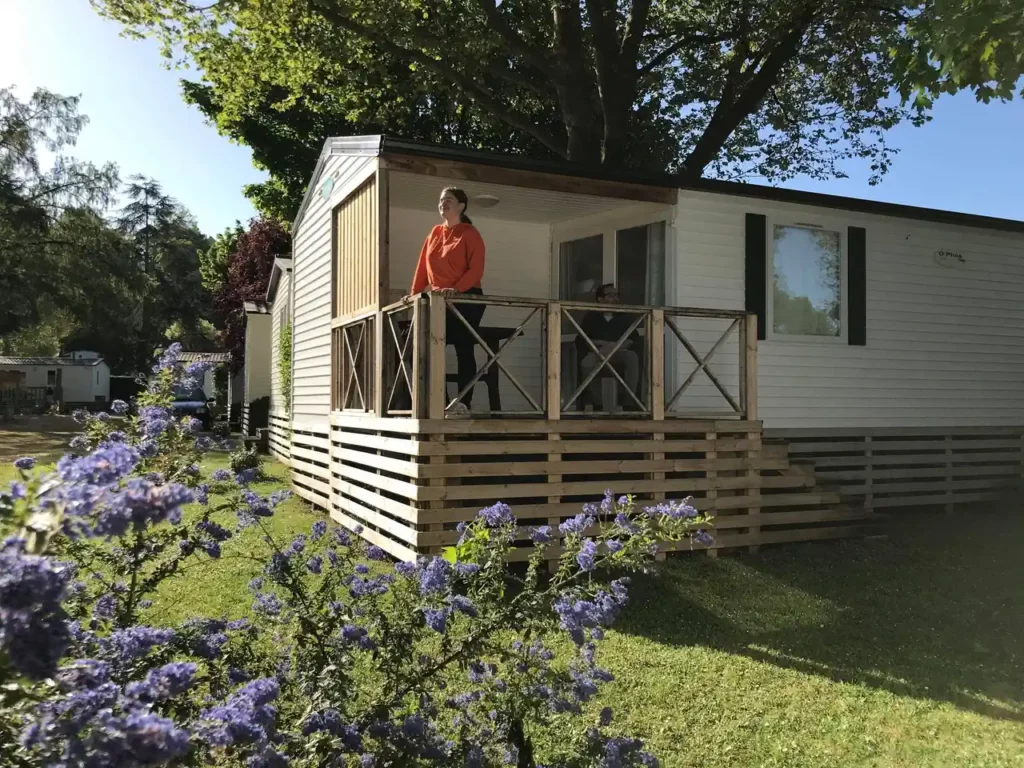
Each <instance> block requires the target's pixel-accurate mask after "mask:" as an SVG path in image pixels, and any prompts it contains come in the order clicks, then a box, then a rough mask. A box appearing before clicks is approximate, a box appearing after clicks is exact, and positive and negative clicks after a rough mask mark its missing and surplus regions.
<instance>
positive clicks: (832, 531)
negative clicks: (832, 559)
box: [723, 439, 881, 546]
mask: <svg viewBox="0 0 1024 768" xmlns="http://www.w3.org/2000/svg"><path fill="white" fill-rule="evenodd" d="M761 456H762V459H763V460H764V464H765V468H763V469H762V470H761V478H762V483H763V484H762V489H761V514H760V518H761V521H762V524H761V528H760V532H759V536H760V539H761V543H763V544H768V543H773V542H774V541H776V540H777V541H795V540H804V541H810V540H817V539H831V538H847V537H858V536H870V535H875V534H877V533H879V530H880V524H881V518H880V517H879V515H878V514H876V513H872V512H871V511H869V510H867V509H865V508H864V506H863V504H861V502H860V501H859V500H856V499H850V498H846V497H844V496H843V495H842V494H841V493H840V492H839V488H838V486H837V485H835V484H834V483H830V482H828V481H826V480H823V479H822V478H821V477H820V476H819V475H818V474H817V473H816V472H815V470H814V462H812V461H809V460H806V459H795V458H792V457H791V456H790V455H789V445H788V443H787V442H786V441H785V440H781V439H765V440H763V442H762V446H761ZM723 546H729V544H727V543H726V542H725V541H724V540H723Z"/></svg>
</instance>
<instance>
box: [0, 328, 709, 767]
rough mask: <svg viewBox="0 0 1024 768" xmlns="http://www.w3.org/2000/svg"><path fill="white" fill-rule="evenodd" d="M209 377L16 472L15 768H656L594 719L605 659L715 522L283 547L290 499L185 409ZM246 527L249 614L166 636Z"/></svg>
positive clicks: (665, 519) (5, 585)
mask: <svg viewBox="0 0 1024 768" xmlns="http://www.w3.org/2000/svg"><path fill="white" fill-rule="evenodd" d="M199 372H200V371H199V370H198V369H196V368H195V367H193V368H190V369H184V368H183V366H181V365H180V364H179V363H178V361H177V350H176V349H175V347H172V348H170V349H169V350H167V351H166V352H164V353H163V355H162V356H161V359H160V360H159V362H158V363H157V365H156V366H155V368H154V375H153V377H152V380H151V383H150V386H149V389H148V390H147V392H146V393H144V394H143V395H142V396H140V398H139V402H138V413H137V415H136V416H133V417H130V418H127V419H125V420H124V421H122V422H121V423H117V421H116V420H111V419H104V418H98V419H94V420H90V421H89V423H87V425H86V426H87V429H86V437H85V438H84V440H83V441H81V442H80V443H79V445H77V446H76V448H75V453H74V454H72V455H69V456H67V457H65V458H64V459H62V460H61V461H60V463H59V464H58V465H57V468H56V471H54V472H52V473H46V472H41V471H39V470H36V469H35V467H34V465H33V463H32V462H30V461H23V460H19V464H18V467H19V470H20V471H21V477H22V479H21V480H19V481H16V482H15V483H13V484H12V485H11V486H10V488H9V489H7V490H6V491H0V535H2V536H5V537H6V538H3V544H2V546H0V764H2V765H5V766H7V765H11V766H50V765H54V766H57V765H60V766H69V767H70V766H94V765H95V766H99V765H102V766H141V765H147V766H149V765H173V766H199V765H246V766H250V767H252V768H260V767H262V766H285V765H294V766H320V765H337V766H366V767H369V766H381V767H382V768H383V766H425V765H445V766H448V765H457V766H492V765H495V766H496V765H514V766H523V767H524V768H526V767H533V766H538V765H539V764H540V762H541V760H542V758H541V756H540V755H539V754H538V753H540V752H544V755H543V759H544V760H546V761H547V763H546V764H547V765H548V766H552V767H553V766H556V765H558V766H564V767H565V768H570V767H571V768H583V767H584V766H607V767H608V768H617V767H618V766H637V765H643V766H651V765H657V761H656V760H655V758H654V757H653V756H652V755H650V754H648V753H647V752H645V751H644V749H643V745H642V744H641V743H640V742H639V741H637V740H635V739H632V738H629V737H627V736H623V735H621V734H618V733H616V732H615V729H614V723H613V714H612V712H611V710H610V709H607V708H605V709H603V710H600V712H598V711H597V707H596V702H595V697H596V696H597V694H598V692H599V689H600V688H601V686H602V685H604V684H606V683H608V682H610V681H611V680H612V675H611V674H610V673H609V672H608V671H607V670H605V669H604V668H602V666H601V665H600V663H599V654H598V647H599V645H600V642H601V641H602V639H603V638H604V631H605V629H606V628H607V627H608V626H609V625H611V624H612V622H614V620H615V619H616V617H617V616H618V615H619V613H620V612H621V610H622V608H623V606H624V605H625V604H626V601H627V596H628V583H629V580H628V578H627V577H625V576H622V575H621V574H622V573H623V572H627V571H630V570H635V569H638V568H643V567H645V565H646V563H647V562H648V561H649V559H650V558H651V556H652V555H653V554H654V553H655V552H656V551H657V542H659V541H669V542H682V541H685V540H687V539H691V538H692V539H696V540H701V541H703V540H705V538H706V537H707V533H706V532H705V531H704V526H706V525H707V524H708V522H709V520H708V518H707V516H706V515H703V514H701V513H698V512H697V511H696V510H695V509H694V508H693V507H692V506H691V505H689V504H688V503H686V502H663V503H661V504H658V505H654V506H651V507H647V508H643V509H641V508H639V507H638V505H637V504H636V503H634V501H633V500H632V499H629V498H622V499H618V500H616V499H614V498H613V497H612V495H611V494H608V495H607V496H606V498H605V500H604V501H603V502H602V503H601V504H600V505H593V506H589V507H587V508H585V509H584V511H583V512H582V513H581V514H580V515H579V516H577V517H576V518H573V519H571V520H568V521H566V522H564V523H563V524H562V525H561V526H559V527H558V529H552V528H550V527H548V526H540V527H537V528H530V529H523V528H520V527H519V526H518V525H517V521H516V519H515V518H514V516H513V514H512V511H511V510H510V509H509V507H508V506H506V505H504V504H496V505H494V506H492V507H489V508H487V509H485V510H483V511H482V512H481V513H480V514H479V515H478V516H477V518H476V519H475V520H474V521H473V522H472V523H470V524H468V525H465V524H463V525H460V537H459V541H458V543H457V545H455V546H453V547H449V548H447V549H446V550H445V552H444V554H443V556H437V557H431V558H426V557H423V558H420V559H419V560H418V561H417V562H415V563H397V564H393V563H392V562H391V561H390V559H389V557H388V556H387V555H386V554H385V552H384V551H383V550H381V549H380V548H379V547H377V546H374V545H367V544H366V542H364V541H363V540H362V539H361V538H359V537H358V535H353V534H352V533H350V532H349V531H348V530H346V529H345V528H341V527H331V526H328V524H327V523H326V522H325V521H318V522H316V523H314V524H313V526H312V528H311V529H310V530H309V531H308V532H306V533H302V534H299V535H298V536H296V537H295V538H293V539H292V540H291V541H287V542H282V541H278V540H276V539H275V538H274V536H272V535H271V534H270V532H269V530H268V529H267V527H266V518H268V517H270V516H272V515H273V513H274V508H275V506H276V505H277V504H279V503H280V502H281V501H282V500H283V499H284V498H286V497H287V495H288V493H287V492H277V493H275V494H271V495H270V496H267V497H264V496H261V495H260V494H258V493H256V492H255V491H254V490H252V489H251V488H250V487H249V484H250V483H251V482H252V481H253V480H254V477H255V472H254V471H252V470H245V471H242V472H238V473H235V472H231V471H228V470H223V469H222V470H217V471H215V472H213V473H211V475H210V476H209V478H203V477H202V476H201V475H202V473H201V469H200V466H199V458H200V455H201V454H202V452H203V451H204V450H207V449H208V448H209V447H210V446H211V444H210V442H209V441H207V440H205V439H204V438H203V437H200V436H197V435H196V434H195V425H193V424H191V423H189V422H188V420H181V419H177V418H175V417H174V415H173V414H172V413H171V411H170V408H169V404H170V402H171V393H172V391H173V388H174V386H177V385H179V384H180V383H182V381H183V380H184V379H187V378H189V377H192V376H195V375H198V373H199ZM114 410H115V412H116V413H117V412H120V414H123V413H124V412H126V411H127V410H128V409H127V407H126V406H124V405H123V404H122V405H118V404H115V406H114ZM186 505H190V506H189V507H188V509H187V510H186V509H185V507H186ZM244 528H255V529H256V531H255V532H256V533H257V534H259V535H260V536H261V538H262V540H263V542H264V543H265V545H266V558H265V561H264V562H263V563H262V572H261V573H260V574H259V575H258V576H257V577H256V578H254V579H253V580H252V581H251V582H250V584H249V587H248V591H249V595H248V597H246V596H245V595H239V596H238V598H239V600H242V599H247V600H249V601H251V612H250V618H249V619H241V620H238V621H226V620H223V619H211V618H201V617H196V618H193V619H190V620H188V621H186V622H184V623H183V624H181V625H179V626H176V627H162V626H151V625H150V624H149V623H148V622H147V610H148V608H149V605H150V600H151V598H152V597H153V595H154V593H155V592H156V591H157V590H158V588H159V587H160V585H161V584H162V583H164V582H165V581H166V580H167V579H173V578H182V577H183V566H184V564H185V563H186V562H187V561H188V560H190V559H196V558H198V559H200V560H202V559H208V558H218V557H220V556H221V554H222V551H221V550H222V546H223V547H230V546H231V543H232V539H233V538H234V536H235V533H236V532H237V531H238V530H240V529H244ZM359 533H361V530H359V529H358V527H356V529H355V534H359ZM525 538H530V539H532V541H533V544H534V548H533V549H532V550H531V552H530V554H529V558H528V561H527V563H526V567H525V569H522V570H510V569H509V568H508V567H507V562H508V559H509V556H510V555H511V554H513V550H514V549H515V547H516V545H517V542H519V541H521V540H523V539H525ZM552 561H554V562H557V567H556V568H554V569H552V571H551V572H550V573H549V572H547V570H546V568H545V565H546V564H547V563H549V562H552ZM606 577H607V578H606ZM609 579H610V580H609ZM202 588H203V586H202V582H201V579H200V580H198V581H197V583H196V589H202ZM551 734H558V737H557V739H555V740H554V742H555V745H554V746H552V739H551V738H550V736H551ZM538 737H542V738H540V739H538Z"/></svg>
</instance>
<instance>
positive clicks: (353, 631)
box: [339, 624, 377, 651]
mask: <svg viewBox="0 0 1024 768" xmlns="http://www.w3.org/2000/svg"><path fill="white" fill-rule="evenodd" d="M339 637H340V639H341V641H342V642H343V643H345V644H350V645H357V646H359V647H360V648H361V649H363V650H364V651H372V650H373V649H374V648H376V647H377V644H376V643H375V642H374V641H373V638H372V637H370V633H369V632H367V631H366V628H365V627H360V626H359V625H357V624H346V625H345V626H344V627H342V628H341V633H340V635H339Z"/></svg>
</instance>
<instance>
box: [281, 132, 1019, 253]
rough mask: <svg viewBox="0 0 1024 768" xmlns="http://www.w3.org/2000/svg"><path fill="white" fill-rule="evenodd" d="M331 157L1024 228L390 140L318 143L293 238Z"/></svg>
mask: <svg viewBox="0 0 1024 768" xmlns="http://www.w3.org/2000/svg"><path fill="white" fill-rule="evenodd" d="M332 155H348V156H355V155H362V156H371V157H372V156H376V157H381V158H383V159H384V160H385V163H386V165H387V167H388V168H394V169H396V170H401V171H406V172H411V173H419V174H424V175H433V176H437V177H439V178H445V179H461V180H467V181H475V182H481V183H483V182H487V183H494V184H507V185H514V186H526V187H530V188H537V189H547V190H550V191H556V192H562V191H564V192H572V193H576V194H590V195H596V196H600V197H615V198H620V199H625V200H639V201H644V202H675V200H676V199H677V197H678V192H679V190H685V191H693V192H706V193H709V194H717V195H730V196H734V197H746V198H754V199H760V200H769V201H773V202H782V203H791V204H795V205H807V206H814V207H819V208H833V209H838V210H846V211H855V212H858V213H867V214H874V215H878V216H890V217H896V218H903V219H912V220H918V221H929V222H936V223H940V224H951V225H956V226H964V227H974V228H980V229H988V230H998V231H1004V232H1017V233H1024V221H1018V220H1015V219H1002V218H997V217H994V216H980V215H976V214H970V213H959V212H955V211H943V210H937V209H933V208H923V207H918V206H912V205H901V204H898V203H886V202H878V201H874V200H860V199H857V198H852V197H844V196H841V195H828V194H822V193H819V192H804V191H801V190H795V189H783V188H780V187H768V186H761V185H757V184H746V183H743V182H735V181H720V180H717V179H704V178H692V177H689V176H686V175H680V174H671V173H665V172H650V173H647V172H637V171H613V170H609V169H607V168H604V167H602V166H588V165H581V164H578V163H569V162H560V161H552V160H537V159H534V158H530V157H525V156H522V155H502V154H497V153H493V152H481V151H479V150H474V149H466V148H462V147H447V146H438V145H433V144H424V143H420V142H412V141H403V140H401V139H395V138H392V137H390V136H350V137H337V138H330V139H327V141H326V142H325V143H324V148H323V150H322V151H321V153H320V158H319V159H318V161H317V164H316V168H315V169H314V171H313V177H312V179H311V181H310V184H309V186H308V187H307V188H306V194H305V197H304V198H303V200H302V205H301V206H300V208H299V212H298V215H297V216H296V218H295V223H294V225H293V229H292V231H293V233H294V232H297V231H298V226H299V223H300V222H301V219H302V216H303V214H304V213H305V211H306V208H307V207H308V205H309V201H310V199H311V197H312V194H313V190H315V189H316V188H317V183H316V182H317V181H318V179H319V177H320V174H321V173H322V172H323V169H324V166H325V164H326V163H327V161H328V159H329V158H330V157H331V156H332Z"/></svg>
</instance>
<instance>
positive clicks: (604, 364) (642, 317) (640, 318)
mask: <svg viewBox="0 0 1024 768" xmlns="http://www.w3.org/2000/svg"><path fill="white" fill-rule="evenodd" d="M565 317H566V318H568V320H569V322H570V323H572V325H573V326H575V328H576V332H577V333H578V334H579V335H580V338H581V339H583V340H584V341H585V342H586V343H587V345H588V346H589V347H590V349H591V350H592V351H593V353H594V354H595V355H597V357H598V360H599V361H600V362H599V363H598V364H597V366H595V368H594V369H593V370H592V371H591V372H590V373H589V375H588V376H587V377H586V378H585V379H584V380H583V383H581V384H580V385H579V386H578V387H577V388H576V391H575V392H573V393H572V396H571V397H570V398H569V399H568V401H567V402H565V403H563V405H562V408H563V409H564V410H568V409H569V408H570V407H572V404H573V403H575V402H576V400H577V399H578V398H579V396H580V395H582V394H583V392H584V391H586V389H587V387H589V386H590V383H591V382H592V381H593V380H594V379H595V378H597V376H598V375H599V374H600V373H601V370H602V369H604V368H607V369H608V370H609V371H611V373H612V376H614V377H615V378H616V379H617V380H618V382H619V384H621V385H622V388H623V389H624V390H625V391H626V392H628V393H629V396H630V397H632V398H633V402H635V403H636V404H637V405H638V406H640V411H641V412H642V413H647V412H648V408H647V406H645V405H644V404H643V402H642V401H641V400H640V398H638V397H637V396H636V393H635V392H633V390H632V389H630V387H629V385H628V384H627V383H626V382H625V381H624V380H623V378H622V376H620V375H619V372H618V371H617V370H615V366H614V365H613V364H612V358H613V357H614V356H615V353H616V352H618V351H619V349H620V348H621V347H622V345H623V344H625V343H626V341H627V340H628V339H629V337H630V336H631V335H632V334H633V333H634V332H635V331H636V329H637V328H639V327H640V326H641V325H642V324H643V323H644V321H646V320H647V315H646V314H638V315H637V318H636V320H634V321H633V322H632V324H631V325H630V326H629V328H627V329H626V332H625V333H623V334H622V336H621V337H620V338H619V340H618V341H617V342H615V346H614V347H612V351H611V352H609V353H608V355H607V356H605V355H604V354H602V352H601V350H600V349H598V348H597V345H596V344H594V342H593V340H592V339H591V338H590V337H589V336H587V334H586V333H584V331H583V328H581V327H580V324H579V323H577V322H576V318H574V317H573V316H572V312H566V313H565Z"/></svg>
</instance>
